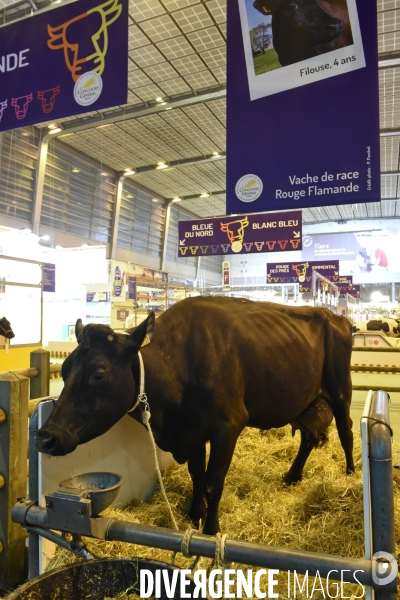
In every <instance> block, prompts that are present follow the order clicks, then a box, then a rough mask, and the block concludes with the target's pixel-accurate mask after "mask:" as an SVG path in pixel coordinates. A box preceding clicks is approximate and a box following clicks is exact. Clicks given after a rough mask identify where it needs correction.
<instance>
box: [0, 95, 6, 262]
mask: <svg viewBox="0 0 400 600" xmlns="http://www.w3.org/2000/svg"><path fill="white" fill-rule="evenodd" d="M6 108H7V100H3V101H2V102H0V121H1V118H2V116H3V112H4V111H5V109H6ZM0 254H1V252H0Z"/></svg>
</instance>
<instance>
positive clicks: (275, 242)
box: [178, 210, 302, 257]
mask: <svg viewBox="0 0 400 600" xmlns="http://www.w3.org/2000/svg"><path fill="white" fill-rule="evenodd" d="M178 234H179V238H178V242H179V244H178V257H182V256H186V257H188V256H210V255H213V254H214V255H216V254H251V253H257V252H282V251H283V250H286V251H289V250H301V249H302V214H301V210H297V211H288V212H282V213H269V214H261V215H240V216H238V215H236V216H232V217H219V218H215V219H196V220H195V221H179V223H178Z"/></svg>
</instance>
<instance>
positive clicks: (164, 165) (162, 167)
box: [157, 161, 168, 169]
mask: <svg viewBox="0 0 400 600" xmlns="http://www.w3.org/2000/svg"><path fill="white" fill-rule="evenodd" d="M167 167H168V165H166V164H165V162H162V161H160V162H158V163H157V169H166V168H167Z"/></svg>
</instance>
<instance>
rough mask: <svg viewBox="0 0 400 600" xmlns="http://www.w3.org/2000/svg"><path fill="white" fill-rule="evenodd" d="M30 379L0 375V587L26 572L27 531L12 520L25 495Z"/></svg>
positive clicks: (6, 585) (8, 374)
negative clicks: (18, 500) (15, 507)
mask: <svg viewBox="0 0 400 600" xmlns="http://www.w3.org/2000/svg"><path fill="white" fill-rule="evenodd" d="M28 394H29V379H28V378H27V377H22V376H18V375H15V374H14V373H11V372H9V373H4V374H2V375H0V589H3V590H6V589H8V588H9V587H11V586H13V585H16V584H17V583H20V582H21V581H22V580H23V579H24V578H25V577H26V574H27V558H26V557H27V554H26V552H25V550H26V549H25V539H26V533H25V532H24V531H23V530H22V529H21V528H20V527H18V526H17V525H16V524H15V523H13V522H12V521H11V509H12V507H13V506H14V504H15V503H16V502H17V498H20V497H23V496H26V489H27V451H28V436H27V430H28Z"/></svg>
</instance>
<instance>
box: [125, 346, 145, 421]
mask: <svg viewBox="0 0 400 600" xmlns="http://www.w3.org/2000/svg"><path fill="white" fill-rule="evenodd" d="M138 358H139V394H138V397H137V399H136V402H135V403H134V404H133V406H132V408H130V409H129V410H127V411H126V412H127V414H129V413H131V412H133V411H134V410H135V408H137V407H138V406H139V402H140V399H141V398H142V396H143V394H144V386H145V382H146V377H145V372H144V363H143V358H142V355H141V352H140V350H139V352H138Z"/></svg>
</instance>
